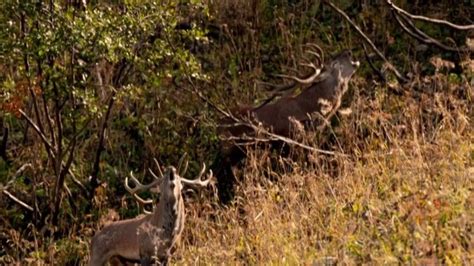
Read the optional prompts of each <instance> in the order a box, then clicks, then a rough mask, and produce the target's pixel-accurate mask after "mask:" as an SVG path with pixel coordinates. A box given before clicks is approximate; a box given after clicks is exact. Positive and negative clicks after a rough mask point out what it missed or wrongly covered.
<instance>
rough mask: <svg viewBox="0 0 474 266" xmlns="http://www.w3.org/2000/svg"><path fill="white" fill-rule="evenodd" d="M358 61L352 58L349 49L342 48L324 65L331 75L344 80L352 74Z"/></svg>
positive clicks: (347, 79) (357, 65)
mask: <svg viewBox="0 0 474 266" xmlns="http://www.w3.org/2000/svg"><path fill="white" fill-rule="evenodd" d="M359 65H360V63H359V61H353V60H352V53H351V51H349V50H344V51H342V52H341V53H340V54H338V55H336V56H335V57H334V58H333V59H332V60H331V61H330V62H329V64H328V65H327V66H326V68H327V69H328V70H329V72H330V73H331V75H334V76H336V77H337V76H340V78H342V79H343V80H344V81H349V79H350V78H351V77H352V75H354V73H355V72H356V70H357V68H358V67H359Z"/></svg>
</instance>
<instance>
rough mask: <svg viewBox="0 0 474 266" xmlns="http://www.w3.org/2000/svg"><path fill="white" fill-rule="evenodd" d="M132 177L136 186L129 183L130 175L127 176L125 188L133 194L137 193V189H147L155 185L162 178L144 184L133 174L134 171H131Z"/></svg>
mask: <svg viewBox="0 0 474 266" xmlns="http://www.w3.org/2000/svg"><path fill="white" fill-rule="evenodd" d="M130 179H131V180H132V181H133V183H134V184H135V186H134V188H131V187H130V185H129V184H128V177H126V178H125V189H126V190H127V191H128V192H130V193H131V194H133V195H134V194H136V193H137V191H140V190H146V189H149V188H151V187H153V186H155V185H156V183H158V182H159V181H161V180H155V181H153V182H151V183H150V184H148V185H143V184H142V183H140V181H138V179H137V178H136V177H135V176H134V175H133V172H132V171H130Z"/></svg>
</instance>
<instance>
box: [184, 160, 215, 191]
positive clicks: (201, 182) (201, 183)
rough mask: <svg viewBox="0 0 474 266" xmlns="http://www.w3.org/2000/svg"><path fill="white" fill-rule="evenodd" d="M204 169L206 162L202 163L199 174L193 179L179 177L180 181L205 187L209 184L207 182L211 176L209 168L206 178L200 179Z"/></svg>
mask: <svg viewBox="0 0 474 266" xmlns="http://www.w3.org/2000/svg"><path fill="white" fill-rule="evenodd" d="M205 171H206V164H205V163H202V168H201V171H200V172H199V175H198V176H197V177H196V178H195V179H192V180H190V179H186V178H183V177H181V182H182V183H183V184H186V185H189V186H195V187H205V186H207V185H208V184H209V182H211V179H212V177H213V174H212V170H209V174H208V175H207V178H206V179H204V180H201V177H202V176H203V174H204V172H205Z"/></svg>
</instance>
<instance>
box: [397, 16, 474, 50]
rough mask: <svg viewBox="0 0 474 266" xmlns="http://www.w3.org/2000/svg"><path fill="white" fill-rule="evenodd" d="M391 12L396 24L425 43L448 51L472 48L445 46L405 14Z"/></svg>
mask: <svg viewBox="0 0 474 266" xmlns="http://www.w3.org/2000/svg"><path fill="white" fill-rule="evenodd" d="M392 14H393V16H394V17H395V19H396V21H397V23H398V25H400V27H401V28H402V29H403V30H404V31H405V32H406V33H408V35H410V36H412V37H413V38H415V39H417V40H418V41H420V42H422V43H425V44H430V45H434V46H436V47H438V48H440V49H443V50H446V51H450V52H469V51H473V49H472V48H467V47H465V48H457V47H451V46H447V45H445V44H443V43H441V42H440V41H438V40H436V39H434V38H433V37H431V36H429V35H428V34H426V33H425V32H423V31H421V30H420V29H419V28H417V27H416V26H415V24H414V23H413V21H411V20H410V19H409V18H408V17H407V16H405V15H403V14H401V13H397V11H396V10H392ZM405 23H407V24H408V25H409V26H407V25H406V24H405Z"/></svg>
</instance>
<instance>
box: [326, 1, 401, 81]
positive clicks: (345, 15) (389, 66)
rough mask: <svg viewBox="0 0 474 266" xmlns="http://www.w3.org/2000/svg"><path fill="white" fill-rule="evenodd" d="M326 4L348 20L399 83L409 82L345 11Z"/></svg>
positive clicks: (328, 2) (329, 2)
mask: <svg viewBox="0 0 474 266" xmlns="http://www.w3.org/2000/svg"><path fill="white" fill-rule="evenodd" d="M324 3H326V4H328V5H329V6H330V7H331V8H332V9H334V10H335V11H336V12H337V13H339V14H340V15H341V16H342V17H343V18H344V19H345V20H347V22H349V24H351V26H352V27H353V28H354V29H355V30H356V31H357V32H358V33H359V35H360V36H361V37H362V38H363V39H364V40H365V41H366V42H367V43H368V44H369V45H370V47H372V49H373V50H374V52H375V53H376V54H377V55H378V56H379V57H380V58H381V59H382V60H383V61H384V62H385V63H386V64H387V66H388V68H389V69H390V70H391V71H392V72H393V74H394V75H395V76H396V77H397V79H398V80H399V81H401V82H403V83H407V82H408V79H406V78H405V77H403V75H402V74H400V72H399V71H398V70H397V68H396V67H395V66H394V65H392V63H390V61H388V60H387V58H386V57H385V56H384V55H383V54H382V52H380V51H379V49H377V47H376V46H375V44H374V43H373V42H372V41H371V40H370V39H369V37H367V35H365V34H364V32H363V31H362V30H361V29H360V28H359V26H357V25H356V24H355V23H354V21H352V19H351V18H349V16H348V15H347V14H346V13H345V12H344V11H342V10H341V9H339V8H338V7H337V6H335V5H334V4H333V3H332V2H331V1H329V0H324Z"/></svg>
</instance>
